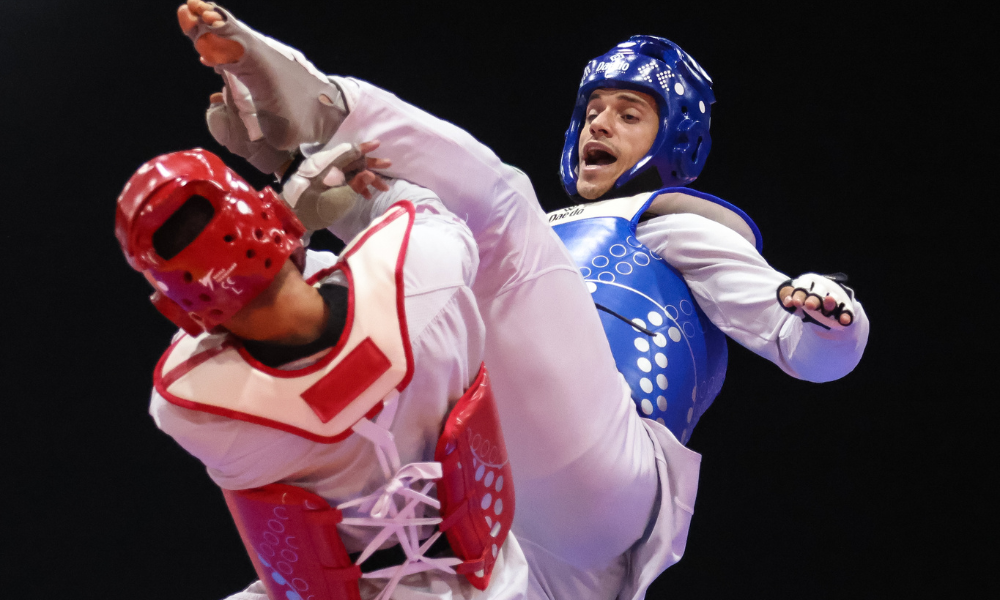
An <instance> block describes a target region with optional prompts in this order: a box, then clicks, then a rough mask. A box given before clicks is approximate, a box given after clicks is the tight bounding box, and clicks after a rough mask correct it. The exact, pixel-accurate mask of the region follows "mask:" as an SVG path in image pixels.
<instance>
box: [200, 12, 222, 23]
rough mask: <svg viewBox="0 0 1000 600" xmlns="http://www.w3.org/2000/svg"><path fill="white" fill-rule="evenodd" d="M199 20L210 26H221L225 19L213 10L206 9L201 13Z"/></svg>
mask: <svg viewBox="0 0 1000 600" xmlns="http://www.w3.org/2000/svg"><path fill="white" fill-rule="evenodd" d="M201 20H202V21H204V22H205V24H206V25H209V26H210V27H221V26H222V23H224V22H225V19H223V18H222V15H221V14H219V13H217V12H215V11H214V10H206V11H205V12H203V13H202V14H201Z"/></svg>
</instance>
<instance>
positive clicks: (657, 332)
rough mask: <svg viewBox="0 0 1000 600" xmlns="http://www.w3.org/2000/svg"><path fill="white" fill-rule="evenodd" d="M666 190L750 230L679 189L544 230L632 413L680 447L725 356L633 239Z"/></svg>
mask: <svg viewBox="0 0 1000 600" xmlns="http://www.w3.org/2000/svg"><path fill="white" fill-rule="evenodd" d="M671 191H679V192H683V193H685V194H690V195H697V196H699V197H703V198H705V199H707V200H710V201H713V202H716V203H718V204H722V205H724V206H726V207H727V208H731V209H734V212H736V213H737V214H739V215H740V216H741V217H744V218H745V219H746V220H747V221H748V222H749V223H751V226H752V221H750V220H749V218H748V217H746V215H745V214H744V213H743V212H742V211H740V210H739V209H736V208H735V207H732V206H731V205H729V204H728V203H726V202H724V201H721V200H719V199H717V198H714V197H712V196H708V195H707V194H701V193H698V192H693V191H692V190H688V189H687V188H679V189H673V188H667V189H664V190H660V191H659V192H656V193H653V194H640V195H638V196H634V197H631V198H616V199H614V200H606V201H603V202H595V203H592V204H583V205H579V206H572V207H570V208H566V209H562V210H559V211H555V212H552V213H549V224H550V225H552V227H553V229H554V230H555V232H556V234H557V235H558V236H559V237H560V238H561V239H562V241H563V243H564V244H565V245H566V247H567V249H569V252H570V255H571V256H572V257H573V260H574V262H575V263H576V265H577V266H578V267H579V268H580V272H581V274H582V275H583V278H584V280H585V281H586V283H587V287H588V289H590V292H591V294H592V296H593V298H594V303H595V304H596V305H597V307H598V309H599V313H598V314H599V315H600V318H601V323H602V324H603V325H604V331H605V333H606V334H607V336H608V342H609V343H610V344H611V352H612V354H614V357H615V363H616V365H617V367H618V371H619V372H621V374H622V375H624V377H625V380H626V381H627V382H628V385H629V387H630V388H631V390H632V400H633V401H635V405H636V408H637V410H638V412H639V414H640V415H641V416H643V417H647V418H650V419H655V420H656V421H658V422H660V423H661V424H663V425H665V426H666V427H667V428H668V429H669V430H670V431H671V432H672V433H673V434H674V436H675V437H677V439H678V440H680V442H681V443H682V444H687V442H688V440H689V439H690V438H691V432H692V431H693V430H694V427H695V425H696V424H697V423H698V419H699V418H700V417H701V415H702V414H703V413H704V412H705V410H706V409H708V407H709V405H710V404H711V403H712V400H714V399H715V397H716V396H717V395H718V393H719V390H720V389H722V382H723V380H724V379H725V376H726V363H727V360H728V356H729V353H728V350H727V348H726V336H725V334H723V333H722V332H721V331H719V329H718V328H717V327H716V326H715V325H713V324H712V323H711V321H709V320H708V318H707V317H706V316H705V314H704V313H703V312H702V310H701V308H700V307H699V306H698V303H697V302H695V300H694V298H693V297H692V296H691V291H690V290H689V289H688V287H687V284H686V283H685V282H684V279H683V277H682V276H681V274H680V273H679V272H678V271H677V270H676V269H674V268H673V267H671V266H670V265H669V264H667V263H666V261H664V260H663V259H662V258H660V257H659V256H658V255H657V254H656V253H655V252H653V251H652V250H650V249H649V248H647V247H645V246H644V245H642V244H641V243H639V241H638V239H636V233H635V231H636V225H637V224H638V222H639V217H640V216H641V215H642V213H643V212H644V211H645V210H646V209H647V207H648V206H649V204H650V203H651V202H652V201H653V199H654V198H655V197H656V196H657V195H658V194H660V193H664V192H671ZM752 228H753V229H754V230H755V231H756V227H755V226H752ZM758 239H759V234H758Z"/></svg>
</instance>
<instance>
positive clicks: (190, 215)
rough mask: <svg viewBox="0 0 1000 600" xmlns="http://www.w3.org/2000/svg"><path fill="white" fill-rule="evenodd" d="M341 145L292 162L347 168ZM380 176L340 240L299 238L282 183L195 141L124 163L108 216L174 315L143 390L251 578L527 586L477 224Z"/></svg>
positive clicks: (319, 586) (439, 589) (319, 587)
mask: <svg viewBox="0 0 1000 600" xmlns="http://www.w3.org/2000/svg"><path fill="white" fill-rule="evenodd" d="M339 154H341V153H340V152H338V153H329V152H328V153H325V154H323V153H321V154H319V155H317V156H314V157H313V159H312V160H311V161H310V162H309V163H308V164H304V165H302V167H301V168H300V169H299V172H300V173H301V172H308V171H309V169H310V168H311V169H313V170H314V172H315V173H316V174H317V177H316V178H315V181H316V183H317V185H318V186H319V187H320V188H323V189H325V188H327V187H329V186H327V185H326V184H323V183H322V182H323V181H330V180H331V178H332V179H338V178H337V177H332V175H331V174H333V175H338V174H339V175H340V177H339V180H340V181H343V180H344V179H345V177H344V176H343V174H342V173H337V172H336V171H335V168H334V167H333V166H332V165H333V164H334V163H336V158H337V155H339ZM317 161H323V162H322V163H318V162H317ZM380 187H382V188H384V189H385V191H378V192H376V193H375V195H374V197H373V198H372V201H371V202H367V201H364V200H363V199H361V196H356V198H357V199H358V200H359V201H358V202H357V203H356V204H357V205H358V207H357V209H356V210H354V209H353V208H352V210H354V212H353V213H352V214H353V215H354V216H355V217H357V219H356V221H355V223H356V226H357V229H358V231H357V233H358V235H356V236H354V239H353V240H352V241H351V243H350V244H349V245H348V246H347V247H346V248H345V250H344V252H343V253H342V254H341V256H340V257H339V258H337V257H334V256H332V255H330V254H329V253H317V252H312V251H303V248H302V245H301V243H300V241H299V236H300V235H301V234H302V233H303V232H304V231H305V230H304V228H303V226H302V225H301V223H300V222H299V221H298V219H297V217H295V215H294V214H293V213H292V212H291V210H290V209H289V208H288V207H287V205H285V204H284V202H283V201H282V200H281V199H280V198H278V197H277V196H276V195H275V194H274V192H272V191H271V190H270V189H264V190H262V191H259V192H258V191H257V190H254V189H252V188H251V187H250V186H249V185H248V184H247V183H246V182H245V181H243V180H242V179H241V178H240V177H239V176H238V175H236V174H235V173H234V172H233V171H231V170H230V169H229V168H227V167H226V166H225V165H224V164H223V163H222V161H221V160H220V159H219V158H218V157H216V156H214V155H213V154H211V153H209V152H206V151H204V150H200V149H196V150H190V151H185V152H175V153H172V154H167V155H163V156H160V157H157V158H155V159H153V160H151V161H149V162H148V163H146V164H144V165H143V166H142V167H140V169H139V170H138V171H137V172H136V174H135V175H133V177H132V178H131V179H130V180H129V182H128V183H127V184H126V186H125V188H124V190H123V191H122V194H121V196H120V197H119V199H118V211H117V214H116V225H115V232H116V235H117V237H118V240H119V243H120V244H121V247H122V250H123V252H124V254H125V256H126V258H127V259H128V261H129V263H130V264H131V265H132V266H133V267H134V268H135V269H136V270H138V271H140V272H142V273H143V275H144V276H145V277H146V278H147V279H148V280H149V281H150V283H151V284H152V285H153V286H154V288H155V289H156V292H155V293H154V303H155V304H156V306H157V308H159V309H160V310H161V311H162V312H163V313H164V314H165V315H166V316H167V317H168V318H170V319H171V320H172V321H174V322H175V323H176V324H178V325H179V326H180V327H182V328H183V329H184V330H185V331H184V332H181V333H179V334H178V335H177V336H176V337H175V340H174V343H173V344H172V345H171V346H170V348H169V349H168V350H167V351H166V353H164V355H163V357H162V359H161V360H160V362H159V364H158V365H157V367H156V370H155V373H154V384H155V390H154V393H153V399H152V403H151V407H150V412H151V414H152V416H153V418H154V419H155V421H156V423H157V425H158V426H159V427H160V428H161V429H162V430H163V431H165V432H166V433H168V434H169V435H171V436H172V437H173V438H174V439H175V440H176V441H177V442H178V443H179V444H180V445H181V446H182V447H184V448H185V449H186V450H187V451H188V452H190V453H191V454H192V455H194V456H196V457H197V458H198V459H199V460H201V461H202V462H203V463H204V464H205V466H206V468H207V470H208V473H209V475H210V477H211V478H212V479H213V481H215V482H216V483H217V484H218V485H219V486H220V487H221V488H223V490H225V495H226V498H227V503H228V504H229V506H230V509H231V510H232V512H233V515H234V519H235V520H236V523H237V526H238V528H239V530H240V533H241V536H242V537H243V540H244V543H245V545H246V547H247V550H248V552H249V554H250V557H251V559H252V561H253V563H254V566H255V568H256V570H257V572H258V574H259V575H260V577H261V581H259V582H257V583H256V584H254V585H255V587H254V588H253V589H251V590H249V591H247V592H244V593H245V594H250V595H251V596H250V597H258V598H263V597H267V596H269V597H271V598H274V599H277V598H307V597H313V598H316V599H317V600H319V599H321V598H322V599H324V600H339V599H341V598H344V599H347V598H362V597H363V598H388V597H390V596H392V595H393V594H394V593H396V594H402V593H404V592H405V591H406V590H411V593H417V594H421V593H428V594H432V595H434V594H437V595H447V596H451V597H462V598H521V597H524V594H525V590H526V589H527V586H528V570H527V566H526V562H525V557H524V554H523V552H522V551H521V550H520V547H519V546H518V544H517V541H516V539H515V538H514V537H513V536H511V535H508V533H509V530H510V525H511V522H512V519H513V514H514V512H515V505H514V496H513V492H514V489H515V486H514V482H513V478H512V475H511V472H510V464H509V461H508V460H507V456H506V447H505V444H504V439H503V434H502V431H501V430H500V428H499V420H498V417H497V415H496V409H495V405H494V403H493V400H492V392H491V389H490V385H489V376H488V374H487V371H486V370H485V368H484V367H483V366H482V358H483V342H484V337H485V330H484V327H483V323H482V320H481V319H480V317H479V313H478V310H477V308H476V305H475V299H474V296H473V294H472V292H471V290H470V289H469V285H470V284H471V283H472V281H473V280H474V278H475V276H476V271H477V266H478V257H477V252H476V246H475V242H474V240H473V238H472V235H471V233H470V232H469V230H468V228H467V227H466V226H465V224H464V223H463V222H462V221H460V220H459V219H457V218H455V217H454V216H453V215H452V214H451V213H449V212H448V211H447V209H445V208H444V206H443V205H442V204H441V202H440V201H439V200H438V199H437V197H436V196H434V194H433V193H431V192H429V191H427V190H425V189H422V188H420V187H418V186H416V185H414V184H411V183H408V182H405V181H402V180H393V181H383V182H382V185H381V186H380ZM299 192H300V194H301V193H302V190H299ZM347 197H348V198H351V197H350V196H347ZM362 212H364V213H365V214H366V215H367V216H366V217H362V216H361V213H362ZM362 221H364V223H362ZM276 519H277V520H276ZM276 527H277V528H279V529H280V531H279V533H282V535H281V536H277V535H276V534H275V531H276V529H275V528H276ZM272 538H273V539H272ZM441 597H444V596H441Z"/></svg>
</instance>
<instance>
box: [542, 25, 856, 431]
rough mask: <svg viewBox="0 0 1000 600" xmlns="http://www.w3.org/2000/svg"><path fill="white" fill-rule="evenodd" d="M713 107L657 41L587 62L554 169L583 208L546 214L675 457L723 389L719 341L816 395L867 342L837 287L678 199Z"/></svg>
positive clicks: (671, 49) (635, 395)
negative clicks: (789, 267)
mask: <svg viewBox="0 0 1000 600" xmlns="http://www.w3.org/2000/svg"><path fill="white" fill-rule="evenodd" d="M714 102H715V95H714V94H713V92H712V80H711V78H710V77H709V76H708V73H706V72H705V70H704V69H703V68H702V67H701V66H700V65H699V64H698V63H697V62H696V61H695V60H694V58H692V57H691V56H690V55H689V54H687V53H686V52H685V51H684V50H682V49H681V48H680V47H678V46H677V45H676V44H674V43H673V42H671V41H669V40H666V39H663V38H659V37H654V36H647V35H637V36H633V37H631V38H629V39H628V40H627V41H624V42H622V43H620V44H618V45H617V46H615V47H614V48H612V49H611V50H610V51H609V52H608V53H606V54H604V55H602V56H599V57H597V58H595V59H594V60H592V61H590V62H589V63H588V64H587V66H586V68H585V69H584V72H583V80H582V81H581V84H580V89H579V92H578V94H577V98H576V106H575V108H574V110H573V115H572V117H571V119H570V125H569V129H568V130H567V131H566V142H565V146H564V148H563V155H562V161H561V164H560V174H561V176H562V181H563V186H564V188H565V189H566V192H567V193H569V194H570V196H571V197H573V198H575V199H576V200H578V201H579V202H580V203H581V204H579V205H576V206H571V207H569V208H566V209H563V210H559V211H555V212H553V213H550V215H549V222H550V224H551V225H552V226H553V227H554V229H555V231H556V233H557V234H558V235H559V237H560V238H561V239H562V240H563V242H564V243H565V244H566V246H567V248H568V249H569V251H570V253H571V254H572V255H573V259H574V261H575V262H576V264H577V266H578V267H579V269H580V272H581V273H582V274H583V276H584V279H585V280H586V283H587V286H588V288H589V290H590V292H591V295H592V297H593V299H594V303H595V305H596V306H597V308H598V310H599V311H600V313H601V321H602V324H603V325H604V329H605V332H606V334H607V336H608V341H609V342H610V344H611V348H612V352H613V353H614V355H615V362H616V365H617V367H618V370H619V371H620V372H621V373H622V374H623V375H624V376H625V379H626V380H627V381H628V384H629V387H630V388H631V392H632V399H633V401H634V402H635V404H636V408H637V410H638V411H639V413H640V414H641V415H643V416H645V417H648V418H650V419H654V420H655V421H657V422H659V423H661V424H663V425H665V426H666V427H667V428H668V429H669V430H670V431H671V432H672V433H673V434H674V435H675V436H676V437H677V438H678V439H679V440H680V441H681V443H684V444H686V443H687V442H688V440H689V439H690V437H691V432H692V431H693V430H694V427H695V425H696V424H697V422H698V419H699V417H700V416H701V415H702V414H703V413H704V412H705V410H706V409H707V408H708V406H709V405H710V404H711V403H712V400H714V399H715V397H716V395H718V393H719V390H720V389H721V387H722V383H723V379H724V378H725V373H726V362H727V349H726V341H725V336H726V335H728V336H729V337H731V338H733V339H734V340H736V341H737V342H739V343H740V344H741V345H743V346H745V347H746V348H749V349H750V350H752V351H753V352H755V353H757V354H759V355H761V356H763V357H764V358H766V359H768V360H770V361H771V362H773V363H775V364H776V365H778V367H780V368H781V369H782V370H783V371H785V372H786V373H788V374H789V375H791V376H793V377H796V378H798V379H804V380H807V381H813V382H824V381H831V380H834V379H838V378H840V377H843V376H844V375H846V374H847V373H849V372H850V371H851V370H852V369H854V367H855V366H856V365H857V364H858V362H859V361H860V359H861V355H862V353H863V352H864V348H865V344H866V343H867V340H868V319H867V317H866V316H865V313H864V310H863V309H862V307H861V304H860V303H859V302H858V301H857V300H856V299H855V298H854V293H853V291H852V290H851V289H850V288H848V287H846V286H845V285H844V284H843V281H845V280H846V278H845V277H844V276H843V275H842V274H835V275H827V276H822V275H818V274H815V273H807V274H804V275H801V276H799V277H796V278H790V277H788V276H786V275H784V274H782V273H779V272H778V271H776V270H774V269H773V268H772V267H771V266H770V265H768V264H767V262H766V261H765V260H764V258H763V257H762V256H761V254H760V250H761V236H760V231H759V230H758V229H757V226H756V225H755V224H754V222H753V221H752V220H751V219H750V217H749V216H747V215H746V213H744V212H743V211H742V210H740V209H739V208H737V207H735V206H733V205H732V204H730V203H728V202H726V201H724V200H722V199H720V198H717V197H715V196H712V195H709V194H705V193H703V192H698V191H695V190H691V189H689V188H687V187H684V186H686V185H688V184H690V183H691V182H693V181H694V180H695V179H696V178H697V177H698V175H699V174H700V173H701V170H702V168H703V167H704V165H705V160H706V159H707V158H708V153H709V151H710V150H711V147H712V138H711V135H710V134H709V124H710V121H711V110H712V104H713V103H714Z"/></svg>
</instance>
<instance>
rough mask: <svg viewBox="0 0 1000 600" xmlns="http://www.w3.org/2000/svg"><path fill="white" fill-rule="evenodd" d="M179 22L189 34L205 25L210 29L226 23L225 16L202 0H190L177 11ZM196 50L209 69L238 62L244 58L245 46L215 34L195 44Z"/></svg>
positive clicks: (210, 34) (205, 36) (182, 28)
mask: <svg viewBox="0 0 1000 600" xmlns="http://www.w3.org/2000/svg"><path fill="white" fill-rule="evenodd" d="M177 22H178V23H179V24H180V26H181V31H183V32H184V33H187V32H188V31H191V29H192V28H193V27H195V26H197V25H198V24H199V23H204V24H206V25H208V26H209V27H220V26H222V24H223V23H225V22H226V20H225V18H223V16H222V15H221V14H220V13H218V12H216V11H215V10H213V9H212V5H211V4H208V3H207V2H202V1H201V0H188V2H187V4H182V5H181V7H180V8H178V9H177ZM194 47H195V50H197V51H198V54H200V55H201V62H202V64H204V65H207V66H209V67H214V66H215V65H221V64H226V63H231V62H236V61H238V60H239V59H240V58H242V57H243V46H241V45H240V43H239V42H237V41H235V40H227V39H224V38H220V37H219V36H217V35H215V34H214V33H206V34H205V35H203V36H201V37H200V38H198V39H197V40H196V41H195V43H194Z"/></svg>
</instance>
